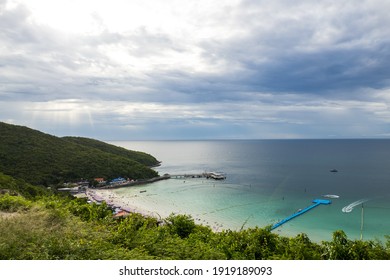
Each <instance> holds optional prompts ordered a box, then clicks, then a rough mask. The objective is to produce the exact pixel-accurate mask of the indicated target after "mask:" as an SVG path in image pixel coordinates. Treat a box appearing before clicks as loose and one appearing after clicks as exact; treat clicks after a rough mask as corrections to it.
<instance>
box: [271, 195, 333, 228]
mask: <svg viewBox="0 0 390 280" xmlns="http://www.w3.org/2000/svg"><path fill="white" fill-rule="evenodd" d="M313 203H314V204H312V205H310V206H308V207H306V208H305V209H301V210H299V211H298V212H296V213H294V214H292V215H291V216H289V217H287V218H285V219H283V220H281V221H280V222H278V223H276V224H274V225H273V226H272V227H271V230H274V229H276V228H277V227H280V226H281V225H283V224H285V223H287V222H288V221H290V220H292V219H294V218H296V217H298V216H300V215H302V214H304V213H306V212H308V211H310V210H311V209H314V208H315V207H317V206H318V205H321V204H324V205H328V204H331V203H332V201H331V200H328V199H315V200H313Z"/></svg>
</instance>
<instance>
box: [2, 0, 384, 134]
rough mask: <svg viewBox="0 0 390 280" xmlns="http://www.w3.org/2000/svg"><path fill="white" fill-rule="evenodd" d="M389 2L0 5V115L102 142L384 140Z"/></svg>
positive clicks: (141, 0)
mask: <svg viewBox="0 0 390 280" xmlns="http://www.w3.org/2000/svg"><path fill="white" fill-rule="evenodd" d="M389 11H390V1H388V0H369V1H365V0H360V1H355V0H350V1H348V0H347V1H340V0H317V1H312V0H297V1H289V0H273V1H265V0H257V1H255V0H223V1H222V0H213V1H208V0H164V1H163V0H131V1H130V0H56V1H51V0H0V121H2V122H6V123H11V124H17V125H24V126H28V127H31V128H34V129H38V130H41V131H43V132H46V133H49V134H53V135H57V136H65V135H74V136H84V137H91V138H96V139H101V140H166V139H183V140H184V139H301V138H304V139H305V138H388V137H390V110H389V105H390V17H389Z"/></svg>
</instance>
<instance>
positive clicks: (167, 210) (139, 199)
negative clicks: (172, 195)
mask: <svg viewBox="0 0 390 280" xmlns="http://www.w3.org/2000/svg"><path fill="white" fill-rule="evenodd" d="M118 189H120V188H105V189H102V188H100V189H87V190H86V192H85V196H86V197H87V199H89V200H90V201H92V202H93V203H101V202H103V201H104V202H106V203H107V205H109V206H111V207H112V208H117V209H118V210H119V211H121V210H123V211H126V212H128V213H138V214H141V215H143V216H145V217H153V218H156V219H157V220H159V221H162V220H164V219H165V218H167V217H168V216H169V215H171V214H174V215H178V214H183V215H190V216H191V218H192V219H193V220H194V222H195V223H196V224H198V225H203V226H208V227H210V228H211V230H213V231H214V232H221V231H222V230H226V229H229V227H224V225H223V224H222V223H221V222H220V221H219V220H218V219H212V218H210V217H205V214H203V215H202V214H196V215H193V214H192V213H186V211H185V210H183V209H177V206H176V205H167V206H166V207H161V205H157V203H156V202H154V201H153V200H150V199H149V200H148V197H149V196H153V195H150V194H147V195H145V196H142V195H141V194H143V192H144V191H142V190H141V191H139V194H133V195H131V196H128V195H127V196H125V195H121V194H118V193H116V192H115V191H117V190H118ZM123 189H125V188H123ZM76 197H81V196H80V195H76ZM145 197H147V198H146V199H145ZM172 206H173V207H176V209H172ZM150 209H154V210H153V211H152V210H150Z"/></svg>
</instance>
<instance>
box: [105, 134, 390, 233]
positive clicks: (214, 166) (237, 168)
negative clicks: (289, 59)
mask: <svg viewBox="0 0 390 280" xmlns="http://www.w3.org/2000/svg"><path fill="white" fill-rule="evenodd" d="M110 143H112V144H115V145H118V146H122V147H125V148H127V149H131V150H138V151H143V152H147V153H150V154H152V155H153V156H155V157H156V158H157V159H158V160H161V161H162V165H161V166H159V167H158V168H156V171H158V172H159V174H160V175H163V174H165V173H168V174H189V173H202V172H204V171H218V172H224V173H225V174H226V175H227V178H226V180H224V181H214V180H206V179H185V180H183V179H170V180H166V181H160V182H157V183H153V184H150V185H148V186H138V187H132V188H125V189H120V190H117V192H118V193H119V194H120V195H122V196H129V197H130V196H134V195H135V194H136V195H137V203H139V205H138V206H139V207H141V206H142V207H144V208H145V209H146V208H147V210H148V211H150V212H155V213H158V215H160V216H167V215H168V214H169V213H172V212H175V213H183V214H189V215H191V216H192V217H193V218H194V219H195V220H196V221H198V222H200V223H203V224H206V225H209V226H210V227H212V228H214V229H215V230H223V229H232V230H240V229H241V228H247V227H255V226H259V227H264V226H267V225H272V224H275V223H276V222H278V221H280V220H282V219H284V218H286V217H287V216H289V215H291V214H293V213H294V212H296V211H298V210H299V209H303V208H305V207H307V206H310V205H311V204H312V201H313V200H314V199H317V198H323V195H326V194H333V195H337V196H339V198H337V199H335V198H331V199H330V200H331V201H332V203H331V204H330V205H320V206H318V207H316V208H315V209H313V210H311V211H309V212H307V213H305V214H303V215H301V216H299V217H297V218H295V219H293V220H291V221H289V222H287V223H286V224H284V225H283V226H281V227H279V228H277V229H275V230H274V231H275V232H276V233H278V234H281V235H285V236H295V235H296V234H298V233H301V232H304V233H306V234H308V236H309V237H310V239H311V240H313V241H320V240H330V239H331V238H332V233H333V232H334V231H335V230H338V229H341V230H344V231H345V232H346V234H347V235H348V237H349V238H351V239H359V238H361V237H363V239H374V238H377V239H379V240H384V236H385V235H389V234H390V219H389V217H390V172H389V171H390V141H389V140H371V139H352V140H212V141H110ZM332 169H336V170H337V171H338V172H330V171H331V170H332ZM140 189H142V190H147V191H146V192H143V193H142V194H141V193H140ZM360 202H363V203H360ZM347 206H349V208H348V209H349V210H351V211H350V212H343V209H344V210H345V209H347V208H346V207H347ZM362 218H363V223H362ZM362 225H363V227H362ZM362 229H363V230H362Z"/></svg>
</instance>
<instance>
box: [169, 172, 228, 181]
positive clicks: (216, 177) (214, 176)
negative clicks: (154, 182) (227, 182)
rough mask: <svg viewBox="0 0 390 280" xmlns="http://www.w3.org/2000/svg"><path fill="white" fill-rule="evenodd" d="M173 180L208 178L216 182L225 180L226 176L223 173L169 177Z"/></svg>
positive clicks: (173, 175) (174, 175)
mask: <svg viewBox="0 0 390 280" xmlns="http://www.w3.org/2000/svg"><path fill="white" fill-rule="evenodd" d="M169 176H170V178H172V179H185V178H206V179H214V180H224V179H226V175H225V174H223V173H221V172H203V173H192V174H172V175H169Z"/></svg>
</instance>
